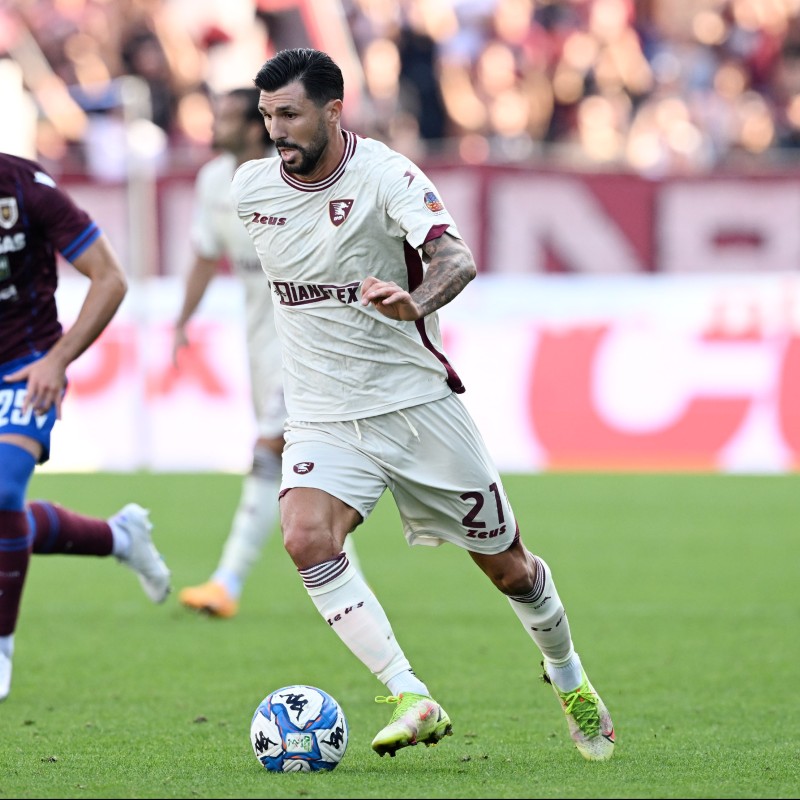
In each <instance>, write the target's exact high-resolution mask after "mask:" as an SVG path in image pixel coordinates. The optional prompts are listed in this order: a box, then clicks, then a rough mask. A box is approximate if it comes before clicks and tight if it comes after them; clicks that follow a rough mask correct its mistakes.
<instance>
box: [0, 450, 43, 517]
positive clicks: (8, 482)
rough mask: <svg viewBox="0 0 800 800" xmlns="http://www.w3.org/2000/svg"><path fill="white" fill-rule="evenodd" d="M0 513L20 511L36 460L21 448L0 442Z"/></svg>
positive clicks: (23, 505)
mask: <svg viewBox="0 0 800 800" xmlns="http://www.w3.org/2000/svg"><path fill="white" fill-rule="evenodd" d="M0 462H1V463H2V464H3V468H2V470H0V511H22V509H23V508H24V507H25V494H26V492H27V491H28V482H29V481H30V478H31V475H32V474H33V470H34V467H35V466H36V459H35V458H34V457H33V456H32V455H31V454H30V453H29V452H28V451H27V450H23V449H22V448H21V447H17V446H16V445H13V444H5V443H2V442H0Z"/></svg>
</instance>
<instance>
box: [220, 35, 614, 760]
mask: <svg viewBox="0 0 800 800" xmlns="http://www.w3.org/2000/svg"><path fill="white" fill-rule="evenodd" d="M255 85H256V86H257V87H258V88H260V89H261V95H260V99H259V108H260V110H261V113H262V114H263V115H264V119H265V122H266V126H267V129H268V130H269V133H270V136H271V138H272V140H273V142H274V143H275V147H276V149H277V151H278V157H277V158H266V159H261V160H257V161H250V162H248V163H246V164H243V165H242V166H241V167H240V168H239V169H238V170H237V172H236V174H235V176H234V179H233V184H232V187H231V196H232V198H233V201H234V205H235V207H236V209H237V211H238V214H239V217H240V218H241V220H242V221H243V223H244V224H245V225H246V226H247V230H248V232H249V234H250V236H251V237H252V239H253V242H254V245H255V247H256V251H257V252H258V255H259V257H260V259H261V263H262V264H263V267H264V271H265V272H266V274H267V276H268V277H269V279H270V282H271V284H272V287H273V290H274V305H275V314H276V328H277V331H278V333H279V335H280V339H281V344H282V347H283V363H284V380H285V388H286V403H287V407H288V412H289V419H288V422H287V426H286V448H285V450H284V454H283V471H282V482H281V500H280V513H281V524H282V527H283V536H284V543H285V546H286V550H287V552H288V553H289V555H290V556H291V558H292V560H293V561H294V563H295V565H296V567H297V569H298V571H299V573H300V576H301V578H302V580H303V583H304V585H305V587H306V590H307V592H308V594H309V596H310V598H311V600H312V601H313V603H314V605H315V606H316V608H317V610H318V611H319V613H320V614H321V616H322V618H323V619H324V620H326V621H327V623H328V625H329V626H330V627H331V628H332V629H333V631H334V632H335V633H336V634H337V635H338V636H339V638H340V639H341V640H342V641H343V642H344V643H345V645H346V646H347V647H348V648H349V649H350V651H351V652H352V653H353V654H354V655H355V656H356V657H357V658H358V659H359V660H360V661H361V662H362V663H363V664H364V665H365V666H366V667H367V668H368V669H369V670H370V671H371V672H372V673H373V675H375V677H376V678H377V679H378V680H379V681H380V682H382V683H383V684H384V685H385V686H386V688H387V689H388V691H389V693H390V694H389V696H387V697H381V698H377V699H378V700H380V701H383V702H387V703H392V704H396V705H395V708H394V711H393V714H392V716H391V719H390V720H389V724H388V725H386V727H384V728H383V729H382V730H381V731H379V732H378V734H377V735H376V736H375V738H374V739H373V741H372V748H373V749H374V750H375V752H377V753H378V754H379V755H381V756H382V755H384V754H386V753H388V754H389V755H391V756H393V755H394V754H395V752H396V751H397V750H399V749H400V748H403V747H407V746H409V745H415V744H418V743H419V742H423V743H425V744H426V745H431V744H436V743H437V742H438V741H439V740H440V739H441V738H443V737H444V736H446V735H448V734H450V733H452V724H451V722H450V718H449V716H448V715H447V713H446V712H445V710H444V709H443V708H442V706H441V705H439V703H437V702H436V701H435V700H433V699H432V697H431V693H430V691H429V689H428V686H427V685H426V684H425V683H424V682H423V681H422V679H421V678H420V677H419V676H418V675H416V674H415V673H414V671H413V670H412V668H411V665H410V663H409V661H408V659H407V658H406V656H405V654H404V652H403V650H402V649H401V647H400V645H399V643H398V642H397V640H396V639H395V636H394V633H393V631H392V627H391V624H390V622H389V619H388V618H387V616H386V613H385V612H384V609H383V607H382V606H381V604H380V603H379V601H378V599H377V597H376V596H375V594H374V593H373V591H372V590H371V589H370V587H369V586H367V584H366V583H365V581H364V580H363V579H362V577H361V576H360V575H358V574H357V572H356V571H355V570H354V569H353V568H352V565H350V564H349V562H348V557H347V555H346V554H345V553H344V552H342V548H343V545H344V542H345V541H346V539H347V537H348V536H349V534H350V532H351V531H353V530H354V529H355V528H356V527H357V526H358V525H360V524H361V523H362V522H363V521H364V520H365V519H366V518H367V517H368V516H369V514H370V513H371V512H372V510H373V509H374V508H375V505H376V504H377V502H378V500H379V499H380V497H381V496H382V494H383V492H384V491H385V490H386V489H389V490H390V491H391V493H392V495H393V497H394V500H395V502H396V504H397V508H398V510H399V512H400V517H401V519H402V522H403V528H404V532H405V536H406V539H407V541H408V543H409V544H427V545H438V544H441V543H442V542H445V541H446V542H450V543H452V544H454V545H457V546H458V547H461V548H463V549H465V550H466V551H467V552H469V554H470V556H471V558H472V560H473V561H474V562H475V563H476V564H477V566H478V567H480V569H481V570H482V571H483V572H484V573H485V574H486V576H487V577H488V578H489V580H491V581H492V583H493V584H494V586H495V587H496V588H497V589H498V590H499V591H500V592H502V593H503V594H504V595H506V596H507V598H508V601H509V603H510V605H511V608H512V609H513V611H514V613H515V614H516V616H517V617H518V618H519V620H520V622H521V623H522V625H523V628H524V630H525V631H526V632H527V633H528V634H529V635H530V637H531V638H532V639H533V641H534V642H535V644H536V645H537V647H538V648H539V650H540V651H541V653H542V655H543V657H544V662H543V665H544V677H545V678H546V681H547V682H548V683H551V685H552V687H553V689H554V690H555V694H556V696H557V697H558V699H559V701H560V703H561V707H562V709H563V711H564V713H565V715H566V721H567V724H568V727H569V730H570V734H571V736H572V739H573V741H574V743H575V746H576V747H577V748H578V750H579V751H580V753H581V755H583V756H584V757H585V758H587V759H590V760H604V759H607V758H610V757H611V755H612V753H613V751H614V728H613V725H612V723H611V718H610V716H609V714H608V711H607V709H606V707H605V705H604V704H603V702H602V700H601V699H600V697H599V695H598V694H597V692H596V691H595V690H594V688H593V687H592V685H591V683H590V682H589V679H588V678H587V676H586V673H585V671H584V669H583V666H582V664H581V660H580V658H579V657H578V654H577V653H576V652H575V649H574V647H573V642H572V637H571V634H570V626H569V623H568V621H567V616H566V613H565V611H564V606H563V604H562V602H561V599H560V597H559V595H558V592H557V591H556V587H555V584H554V581H553V577H552V574H551V571H550V569H549V567H548V565H547V564H546V563H545V561H544V560H543V559H542V558H540V557H538V556H536V555H534V554H533V553H531V552H530V551H529V550H528V549H527V548H526V547H525V545H524V544H523V542H522V538H521V536H520V532H519V529H518V527H517V522H516V519H515V517H514V512H513V510H512V508H511V506H510V504H509V501H508V498H507V497H506V493H505V491H504V489H503V485H502V482H501V480H500V475H499V473H498V471H497V468H496V467H495V465H494V464H493V463H492V459H491V456H490V454H489V452H488V450H487V448H486V445H485V444H484V441H483V439H482V437H481V435H480V433H479V431H478V430H477V428H476V427H475V424H474V422H473V420H472V418H471V417H470V415H469V413H468V412H467V409H466V407H465V406H464V404H463V403H462V402H461V400H460V399H459V397H458V395H459V394H460V393H461V392H463V391H464V387H463V385H462V384H461V381H460V379H459V377H458V375H457V374H456V373H455V371H454V370H453V368H452V366H451V365H450V363H449V362H448V359H447V358H446V356H445V354H444V352H443V350H442V339H441V334H440V330H439V324H438V320H437V314H436V312H437V309H439V308H441V307H442V306H444V305H445V304H446V303H448V302H450V301H451V300H453V298H455V297H456V296H457V295H458V294H459V293H460V292H461V291H462V290H463V289H464V287H465V286H466V285H467V284H468V283H469V282H470V281H471V280H472V279H473V278H474V277H475V275H476V272H477V270H476V266H475V261H474V259H473V256H472V253H471V252H470V250H469V248H468V247H467V245H466V244H465V243H464V241H463V239H462V238H461V234H460V233H459V231H458V229H457V227H456V225H455V222H454V220H453V218H452V217H451V216H450V214H449V212H448V211H447V210H446V208H445V206H444V204H443V203H442V201H441V200H440V199H439V197H438V195H437V192H436V189H435V187H434V185H433V184H432V183H431V182H430V180H429V179H428V178H427V176H426V175H425V174H424V172H423V171H422V170H421V169H420V168H419V167H417V166H416V165H415V164H413V163H411V162H410V161H409V160H408V159H407V158H405V157H404V156H402V155H400V154H399V153H396V152H394V151H393V150H391V149H389V148H388V147H386V146H385V145H384V144H382V143H380V142H378V141H376V140H374V139H365V138H361V137H358V136H356V135H355V134H354V133H351V132H350V131H344V130H342V128H341V113H342V98H343V97H344V82H343V78H342V73H341V70H340V69H339V67H338V66H337V65H336V64H335V63H334V62H333V61H332V60H331V59H330V57H328V56H327V55H326V54H325V53H321V52H319V51H317V50H310V49H299V50H282V51H280V52H278V53H277V55H275V56H274V57H273V58H271V59H270V60H268V61H267V62H266V63H265V64H264V65H263V66H262V67H261V69H260V71H259V73H258V75H257V76H256V78H255ZM406 588H407V592H408V593H409V594H411V593H413V594H414V595H415V596H416V597H417V598H420V597H422V598H425V602H426V603H427V604H428V605H433V606H435V605H436V601H437V592H439V591H440V589H439V587H438V586H437V584H436V583H427V584H422V585H421V584H419V583H418V582H415V581H414V576H413V575H409V576H408V585H407V587H406ZM463 613H465V614H469V609H468V608H465V609H463ZM476 635H478V636H479V635H480V632H479V631H476ZM429 642H430V646H431V648H432V649H433V652H436V650H435V648H436V646H437V645H436V634H435V630H431V631H430V634H429ZM502 657H503V658H507V657H508V654H503V656H502ZM439 659H440V662H441V665H442V668H443V670H444V673H445V675H446V678H445V680H453V674H454V670H455V673H456V674H457V669H456V668H455V667H454V665H452V664H449V663H448V660H447V653H445V652H441V653H440V655H439ZM454 686H455V688H454V691H456V692H458V693H459V694H463V691H464V687H463V681H462V680H460V679H459V677H456V678H455V684H454ZM477 702H479V700H478V701H477Z"/></svg>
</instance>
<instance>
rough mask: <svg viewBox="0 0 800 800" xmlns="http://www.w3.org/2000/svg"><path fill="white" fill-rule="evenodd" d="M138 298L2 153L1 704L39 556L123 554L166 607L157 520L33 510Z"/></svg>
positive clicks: (55, 203)
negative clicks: (78, 371) (117, 319)
mask: <svg viewBox="0 0 800 800" xmlns="http://www.w3.org/2000/svg"><path fill="white" fill-rule="evenodd" d="M56 251H59V252H60V253H61V255H62V256H63V257H64V258H66V259H67V260H68V261H69V262H71V263H72V265H73V266H74V267H75V269H77V270H78V272H80V273H82V274H83V275H85V276H86V277H87V278H88V279H89V288H88V291H87V293H86V297H85V298H84V301H83V304H82V306H81V309H80V311H79V313H78V316H77V319H76V320H75V323H74V324H73V325H72V327H71V328H70V329H69V330H68V331H67V332H66V333H64V331H63V329H62V326H61V324H60V322H59V320H58V312H57V308H56V301H55V292H56V287H57V285H58V264H57V260H56ZM126 291H127V280H126V278H125V273H124V272H123V270H122V267H121V266H120V263H119V261H118V260H117V257H116V255H115V253H114V252H113V250H112V248H111V246H110V244H109V242H108V240H107V239H106V237H105V234H103V232H102V231H101V230H100V229H99V228H98V227H97V224H96V223H95V222H94V221H93V220H92V219H91V218H90V217H89V215H88V214H87V213H86V212H85V211H83V210H82V209H80V208H78V207H77V206H76V205H75V203H74V202H73V201H72V200H71V199H70V197H69V196H68V195H66V194H65V193H64V192H63V191H61V189H59V188H58V187H57V186H56V183H55V181H54V180H53V178H52V177H51V176H50V175H48V174H47V172H45V170H43V169H42V168H41V167H40V166H39V165H38V164H37V163H35V162H33V161H29V160H27V159H23V158H18V157H15V156H11V155H7V154H4V153H0V376H2V381H0V700H2V699H5V698H6V697H7V696H8V694H9V692H10V690H11V666H12V656H13V652H14V631H15V628H16V625H17V618H18V615H19V607H20V601H21V598H22V590H23V586H24V583H25V576H26V574H27V570H28V563H29V561H30V557H31V553H37V554H49V553H64V554H69V555H94V556H109V555H114V556H116V557H117V559H119V561H121V562H122V563H123V564H125V565H127V566H128V567H130V568H131V569H132V570H133V571H134V572H135V573H136V574H137V576H138V578H139V581H140V583H141V585H142V588H143V589H144V591H145V592H146V594H147V596H148V597H149V598H150V599H151V600H152V601H153V602H156V603H161V602H163V601H164V600H165V599H166V597H167V595H168V593H169V591H170V572H169V570H168V569H167V566H166V565H165V563H164V561H163V559H162V558H161V555H160V554H159V553H158V551H157V550H156V548H155V547H154V545H153V543H152V540H151V536H150V531H151V528H152V526H151V524H150V520H149V516H148V512H147V511H146V510H145V509H143V508H141V506H138V505H136V504H135V503H130V504H128V505H126V506H125V507H124V508H123V509H122V510H121V511H119V512H118V513H117V514H115V515H114V516H113V517H111V519H109V520H108V521H106V520H103V519H96V518H94V517H87V516H84V515H82V514H78V513H75V512H74V511H70V510H68V509H66V508H63V507H62V506H60V505H57V504H55V503H47V502H42V501H34V502H30V503H27V502H26V495H27V491H28V484H29V482H30V479H31V476H32V475H33V472H34V468H35V466H36V464H43V463H44V462H45V461H47V460H48V458H49V457H50V434H51V432H52V430H53V426H54V424H55V422H56V420H57V419H60V417H61V403H62V400H63V398H64V394H65V392H66V388H67V376H66V370H67V367H68V366H69V365H70V364H71V363H72V362H73V361H74V360H75V359H76V358H77V357H78V356H79V355H80V354H81V353H83V352H84V351H85V350H86V348H87V347H89V345H91V344H92V342H94V341H95V339H97V337H98V336H99V335H100V334H101V333H102V332H103V330H104V329H105V328H106V326H107V325H108V323H109V322H110V321H111V319H112V318H113V316H114V314H115V313H116V311H117V309H118V308H119V305H120V303H121V302H122V300H123V298H124V296H125V293H126Z"/></svg>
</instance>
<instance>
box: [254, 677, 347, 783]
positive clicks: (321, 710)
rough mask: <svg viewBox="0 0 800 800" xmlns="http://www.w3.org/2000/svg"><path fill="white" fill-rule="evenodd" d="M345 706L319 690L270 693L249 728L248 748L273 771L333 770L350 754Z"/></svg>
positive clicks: (288, 689)
mask: <svg viewBox="0 0 800 800" xmlns="http://www.w3.org/2000/svg"><path fill="white" fill-rule="evenodd" d="M347 733H348V730H347V719H346V717H345V715H344V712H343V711H342V709H341V706H340V705H339V704H338V703H337V702H336V700H334V699H333V698H332V697H331V696H330V695H329V694H328V693H327V692H324V691H323V690H322V689H318V688H317V687H316V686H300V685H298V686H285V687H284V688H283V689H276V690H275V691H274V692H270V693H269V694H268V695H267V696H266V697H265V698H264V699H263V700H262V701H261V702H260V703H259V705H258V708H257V709H256V711H255V714H253V719H252V721H251V723H250V743H251V744H252V745H253V752H254V753H255V754H256V758H257V759H258V760H259V762H260V763H261V765H262V766H263V767H264V769H267V770H269V771H270V772H316V771H317V770H321V769H328V770H330V769H333V768H334V767H336V765H337V764H338V763H339V762H340V761H341V760H342V756H344V751H345V750H346V749H347Z"/></svg>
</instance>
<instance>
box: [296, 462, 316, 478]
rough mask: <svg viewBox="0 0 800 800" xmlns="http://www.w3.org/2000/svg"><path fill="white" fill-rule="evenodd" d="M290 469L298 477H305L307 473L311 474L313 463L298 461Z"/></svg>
mask: <svg viewBox="0 0 800 800" xmlns="http://www.w3.org/2000/svg"><path fill="white" fill-rule="evenodd" d="M292 469H293V470H294V471H295V472H296V473H297V474H298V475H307V474H308V473H309V472H311V470H312V469H314V462H313V461H300V462H298V463H297V464H295V465H294V466H293V467H292Z"/></svg>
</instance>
